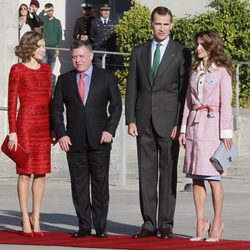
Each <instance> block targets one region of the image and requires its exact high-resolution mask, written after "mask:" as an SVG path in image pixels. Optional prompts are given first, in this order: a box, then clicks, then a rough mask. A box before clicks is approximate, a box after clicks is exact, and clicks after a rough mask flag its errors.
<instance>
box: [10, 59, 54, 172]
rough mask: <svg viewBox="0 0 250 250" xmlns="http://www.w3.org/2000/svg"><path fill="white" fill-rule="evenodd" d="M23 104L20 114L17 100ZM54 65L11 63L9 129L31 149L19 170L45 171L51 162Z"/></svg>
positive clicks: (48, 168)
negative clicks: (51, 111)
mask: <svg viewBox="0 0 250 250" xmlns="http://www.w3.org/2000/svg"><path fill="white" fill-rule="evenodd" d="M18 99H19V104H20V108H19V110H18V114H17V104H18ZM50 101H51V68H50V66H49V65H48V64H45V63H41V67H40V68H39V69H36V70H34V69H30V68H28V67H26V66H25V65H24V64H22V63H18V64H15V65H13V66H12V67H11V70H10V75H9V91H8V118H9V132H10V133H12V132H16V133H17V139H18V143H19V144H20V145H22V146H23V147H24V148H25V149H26V150H27V151H29V152H30V153H31V156H30V158H29V160H28V163H27V165H26V166H25V167H20V166H17V168H16V172H17V174H46V173H50V172H51V165H50V150H51V141H50V115H49V105H50Z"/></svg>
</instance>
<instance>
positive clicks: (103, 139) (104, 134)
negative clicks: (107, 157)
mask: <svg viewBox="0 0 250 250" xmlns="http://www.w3.org/2000/svg"><path fill="white" fill-rule="evenodd" d="M112 138H113V135H112V134H110V133H109V132H107V131H103V132H102V137H101V140H100V144H103V143H111V141H112Z"/></svg>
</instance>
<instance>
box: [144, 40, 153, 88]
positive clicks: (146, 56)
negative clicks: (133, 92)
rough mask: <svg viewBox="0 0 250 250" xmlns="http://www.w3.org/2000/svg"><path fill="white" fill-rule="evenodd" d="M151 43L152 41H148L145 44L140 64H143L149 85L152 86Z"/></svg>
mask: <svg viewBox="0 0 250 250" xmlns="http://www.w3.org/2000/svg"><path fill="white" fill-rule="evenodd" d="M151 43H152V41H148V42H147V43H146V44H145V48H144V50H143V51H142V62H143V64H144V68H145V72H146V75H147V78H148V81H149V83H150V85H151V86H152V85H153V79H152V69H151Z"/></svg>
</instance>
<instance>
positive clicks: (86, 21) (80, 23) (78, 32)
mask: <svg viewBox="0 0 250 250" xmlns="http://www.w3.org/2000/svg"><path fill="white" fill-rule="evenodd" d="M81 7H82V12H83V16H82V17H80V18H77V19H76V24H75V28H74V34H73V37H74V38H75V39H77V40H84V41H87V40H90V23H91V21H92V20H93V19H94V17H93V16H91V10H92V8H93V5H92V4H89V3H83V4H81Z"/></svg>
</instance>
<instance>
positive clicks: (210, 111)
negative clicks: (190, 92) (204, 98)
mask: <svg viewBox="0 0 250 250" xmlns="http://www.w3.org/2000/svg"><path fill="white" fill-rule="evenodd" d="M193 110H196V111H202V110H205V111H207V115H208V118H214V117H215V115H214V111H219V107H213V108H212V107H211V106H210V105H208V104H204V105H200V106H198V105H194V106H193ZM199 113H200V112H197V114H196V116H195V122H196V123H199V120H200V114H199Z"/></svg>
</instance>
